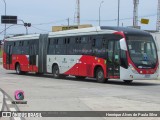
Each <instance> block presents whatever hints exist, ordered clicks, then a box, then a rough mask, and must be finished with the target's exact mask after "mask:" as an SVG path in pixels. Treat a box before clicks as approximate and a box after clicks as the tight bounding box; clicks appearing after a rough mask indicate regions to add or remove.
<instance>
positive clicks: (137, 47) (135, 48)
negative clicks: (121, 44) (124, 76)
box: [127, 36, 157, 68]
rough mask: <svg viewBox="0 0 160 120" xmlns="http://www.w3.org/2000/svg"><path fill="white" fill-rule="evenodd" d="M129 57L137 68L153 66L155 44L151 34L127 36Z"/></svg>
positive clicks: (154, 62)
mask: <svg viewBox="0 0 160 120" xmlns="http://www.w3.org/2000/svg"><path fill="white" fill-rule="evenodd" d="M127 44H128V49H129V54H130V57H131V59H132V61H133V63H134V64H135V65H136V67H138V68H155V66H156V63H157V52H156V46H155V43H154V40H153V38H152V36H127Z"/></svg>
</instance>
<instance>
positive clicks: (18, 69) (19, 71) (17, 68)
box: [16, 64, 24, 75]
mask: <svg viewBox="0 0 160 120" xmlns="http://www.w3.org/2000/svg"><path fill="white" fill-rule="evenodd" d="M16 73H17V74H18V75H21V74H23V73H24V72H22V71H21V67H20V65H19V64H17V65H16Z"/></svg>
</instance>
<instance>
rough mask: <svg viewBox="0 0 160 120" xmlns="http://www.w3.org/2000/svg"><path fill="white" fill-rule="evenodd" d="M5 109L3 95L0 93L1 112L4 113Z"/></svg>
mask: <svg viewBox="0 0 160 120" xmlns="http://www.w3.org/2000/svg"><path fill="white" fill-rule="evenodd" d="M2 108H3V93H2V92H1V91H0V111H2Z"/></svg>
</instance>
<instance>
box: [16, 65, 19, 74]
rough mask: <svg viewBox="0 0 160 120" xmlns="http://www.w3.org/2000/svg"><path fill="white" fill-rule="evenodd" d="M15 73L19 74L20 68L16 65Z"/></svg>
mask: <svg viewBox="0 0 160 120" xmlns="http://www.w3.org/2000/svg"><path fill="white" fill-rule="evenodd" d="M16 73H18V74H19V73H20V67H19V65H17V67H16Z"/></svg>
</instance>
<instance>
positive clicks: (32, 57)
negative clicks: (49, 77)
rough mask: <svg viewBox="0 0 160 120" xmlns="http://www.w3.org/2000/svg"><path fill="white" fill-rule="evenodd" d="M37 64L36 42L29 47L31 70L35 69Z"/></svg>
mask: <svg viewBox="0 0 160 120" xmlns="http://www.w3.org/2000/svg"><path fill="white" fill-rule="evenodd" d="M35 65H36V54H35V46H34V44H32V45H30V47H29V71H30V72H35V71H34V66H35Z"/></svg>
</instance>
